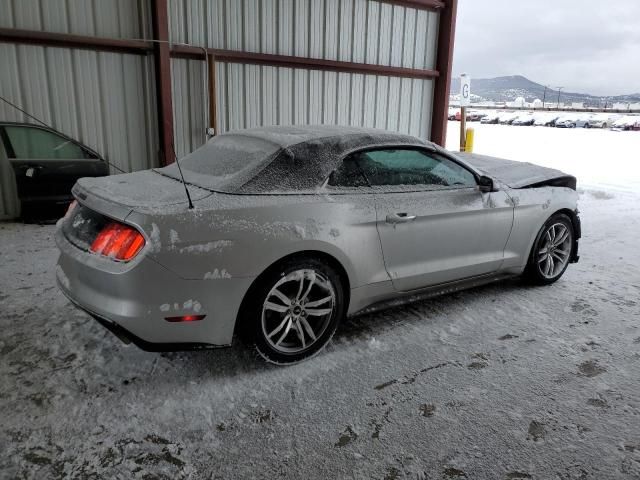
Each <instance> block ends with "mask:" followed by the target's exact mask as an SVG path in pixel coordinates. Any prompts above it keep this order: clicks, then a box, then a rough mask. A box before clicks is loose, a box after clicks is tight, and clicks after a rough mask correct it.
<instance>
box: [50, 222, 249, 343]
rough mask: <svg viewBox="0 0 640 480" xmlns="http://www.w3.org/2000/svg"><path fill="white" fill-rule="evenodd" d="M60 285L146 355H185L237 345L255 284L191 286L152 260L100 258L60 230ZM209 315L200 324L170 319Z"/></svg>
mask: <svg viewBox="0 0 640 480" xmlns="http://www.w3.org/2000/svg"><path fill="white" fill-rule="evenodd" d="M56 243H57V245H58V247H59V249H60V257H59V259H58V266H57V268H56V279H57V283H58V286H59V288H60V290H62V292H63V293H64V295H65V296H66V297H67V298H69V300H71V302H72V303H74V304H75V305H76V306H77V307H79V308H80V309H82V310H84V311H86V312H87V313H89V314H90V315H91V316H93V317H94V318H96V319H98V320H99V321H100V322H101V323H102V324H103V325H104V326H106V327H107V328H109V329H110V330H111V331H112V332H114V333H116V334H117V335H118V336H119V337H120V338H123V339H127V340H130V341H131V342H132V343H134V344H136V345H138V346H140V347H141V348H143V349H145V350H181V349H192V348H203V347H208V346H209V347H210V346H225V345H229V344H230V343H231V340H232V337H233V331H234V327H235V321H236V318H237V313H238V310H239V307H240V303H241V301H242V298H243V296H244V293H245V292H246V291H247V289H248V288H249V286H250V284H251V282H252V280H253V279H251V278H223V279H214V280H185V279H183V278H181V277H179V276H178V275H177V274H175V273H173V272H172V271H170V270H168V269H167V268H165V267H163V266H162V265H160V264H158V263H157V262H156V261H154V260H152V259H150V258H148V257H146V256H145V255H144V252H142V253H141V258H139V259H136V260H134V261H132V262H130V263H129V264H125V263H118V262H114V261H111V260H109V259H105V258H100V257H96V256H95V255H93V254H89V253H87V252H84V251H82V250H80V249H78V248H77V247H75V246H74V245H72V244H71V243H70V242H69V241H68V240H67V239H66V238H65V237H64V235H63V233H62V232H61V231H60V230H58V231H57V232H56ZM194 314H198V315H206V317H205V318H204V319H202V320H199V321H193V322H182V323H181V322H168V321H166V320H165V318H166V317H175V316H182V315H194Z"/></svg>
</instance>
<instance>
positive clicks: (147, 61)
mask: <svg viewBox="0 0 640 480" xmlns="http://www.w3.org/2000/svg"><path fill="white" fill-rule="evenodd" d="M0 59H1V63H2V68H0V95H2V96H3V97H5V98H7V99H9V100H10V101H11V102H13V103H15V104H17V105H19V106H21V107H22V108H23V109H24V110H26V111H27V112H29V113H30V114H31V115H34V116H35V117H37V118H39V119H41V120H42V121H44V122H45V123H47V124H49V125H51V126H53V127H54V128H55V129H57V130H59V131H61V132H63V133H65V134H67V135H68V136H70V137H72V138H74V139H77V140H79V141H81V142H82V143H84V144H86V145H87V146H89V147H91V148H93V149H94V150H96V151H97V152H98V153H100V154H101V155H103V156H104V157H105V158H106V159H107V160H108V161H109V162H111V163H113V164H114V165H116V166H118V167H119V168H121V169H123V170H125V171H133V170H141V169H144V168H149V167H151V166H153V165H156V163H157V162H156V155H157V150H158V146H157V145H158V139H157V122H156V119H155V116H156V112H155V106H154V95H155V93H154V91H155V87H154V80H153V58H152V57H150V56H148V57H147V56H139V55H124V54H120V53H108V52H92V51H86V50H71V49H65V48H51V47H39V46H32V45H11V44H0ZM0 119H2V120H5V121H14V122H32V120H30V119H29V118H28V117H26V116H25V115H23V114H22V113H20V112H19V111H17V110H15V109H14V108H13V107H11V106H9V105H7V104H6V103H4V102H2V101H0ZM114 173H115V172H114Z"/></svg>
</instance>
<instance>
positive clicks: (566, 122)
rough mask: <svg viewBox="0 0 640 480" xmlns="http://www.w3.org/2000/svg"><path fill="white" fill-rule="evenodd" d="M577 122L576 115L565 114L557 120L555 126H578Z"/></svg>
mask: <svg viewBox="0 0 640 480" xmlns="http://www.w3.org/2000/svg"><path fill="white" fill-rule="evenodd" d="M577 122H578V118H577V116H576V115H564V116H562V117H560V118H558V119H557V120H556V122H555V126H556V127H558V128H576V123H577Z"/></svg>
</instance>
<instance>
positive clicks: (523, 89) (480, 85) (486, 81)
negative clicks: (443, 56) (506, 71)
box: [451, 75, 640, 107]
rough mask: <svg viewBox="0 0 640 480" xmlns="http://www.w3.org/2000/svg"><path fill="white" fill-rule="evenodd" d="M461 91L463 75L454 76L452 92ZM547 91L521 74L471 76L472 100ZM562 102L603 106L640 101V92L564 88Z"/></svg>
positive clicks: (552, 94)
mask: <svg viewBox="0 0 640 480" xmlns="http://www.w3.org/2000/svg"><path fill="white" fill-rule="evenodd" d="M459 91H460V78H454V79H453V80H452V81H451V94H452V95H458V92H459ZM544 91H545V87H544V85H541V84H539V83H536V82H533V81H531V80H529V79H528V78H525V77H523V76H522V75H513V76H510V77H496V78H471V93H472V95H473V96H474V97H475V98H473V101H482V100H490V101H494V102H508V101H513V100H515V99H516V98H518V97H524V98H525V100H526V101H527V102H532V101H533V100H535V99H536V98H539V99H540V100H542V98H543V97H544ZM557 98H558V90H557V89H556V90H553V89H550V88H547V94H546V101H547V102H555V101H557ZM560 102H563V103H564V102H566V103H572V102H583V103H584V104H585V106H591V107H598V106H601V107H603V106H604V104H605V102H606V103H608V104H611V103H616V102H629V103H635V102H640V93H636V94H632V95H618V96H612V97H598V96H596V95H589V94H586V93H572V92H566V91H564V90H562V92H561V94H560Z"/></svg>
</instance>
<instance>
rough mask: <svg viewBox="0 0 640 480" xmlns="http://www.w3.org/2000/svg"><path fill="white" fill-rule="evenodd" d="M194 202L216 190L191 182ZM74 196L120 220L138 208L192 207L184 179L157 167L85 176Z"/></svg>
mask: <svg viewBox="0 0 640 480" xmlns="http://www.w3.org/2000/svg"><path fill="white" fill-rule="evenodd" d="M187 188H189V193H190V194H191V198H192V199H193V201H194V202H195V201H197V200H200V199H203V198H205V197H207V196H209V195H212V192H210V191H209V190H205V189H203V188H200V187H196V186H195V185H188V187H187ZM73 196H74V197H75V198H76V199H77V200H78V201H79V202H80V203H81V204H83V205H87V206H88V207H90V208H92V209H93V210H96V211H98V212H100V213H102V214H104V215H108V216H110V217H112V218H115V219H117V220H124V219H125V218H126V217H127V215H129V213H131V211H132V210H134V209H136V208H143V209H158V210H161V209H163V208H167V207H169V206H172V207H180V206H182V205H184V207H185V208H187V206H188V201H187V195H186V193H185V190H184V185H183V184H182V182H181V181H179V180H176V179H173V178H170V177H167V176H165V175H162V174H160V173H158V172H156V171H154V170H143V171H140V172H134V173H128V174H123V175H112V176H109V177H101V178H81V179H79V180H78V182H77V183H76V184H75V186H74V187H73Z"/></svg>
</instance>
